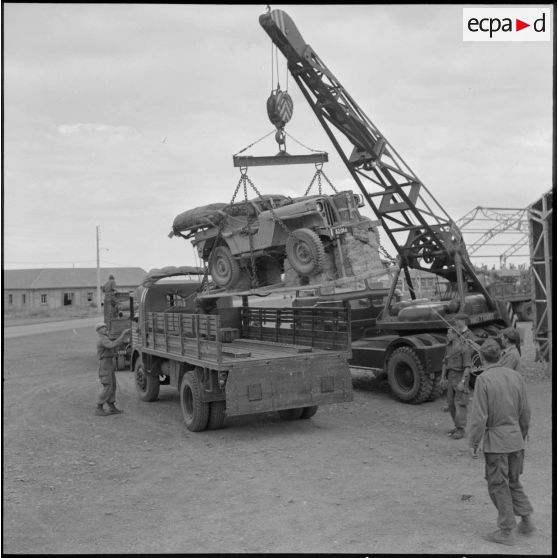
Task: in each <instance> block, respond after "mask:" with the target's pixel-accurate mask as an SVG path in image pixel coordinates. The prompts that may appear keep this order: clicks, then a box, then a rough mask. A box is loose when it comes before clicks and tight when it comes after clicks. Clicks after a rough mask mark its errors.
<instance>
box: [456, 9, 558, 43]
mask: <svg viewBox="0 0 558 558" xmlns="http://www.w3.org/2000/svg"><path fill="white" fill-rule="evenodd" d="M551 24H552V15H551V8H513V7H512V8H463V40H464V41H549V40H550V37H551V33H550V27H551Z"/></svg>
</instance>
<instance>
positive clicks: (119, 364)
mask: <svg viewBox="0 0 558 558" xmlns="http://www.w3.org/2000/svg"><path fill="white" fill-rule="evenodd" d="M124 368H126V357H125V356H124V355H118V356H117V357H116V369H117V370H124Z"/></svg>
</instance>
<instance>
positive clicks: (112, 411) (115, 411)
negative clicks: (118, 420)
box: [108, 403, 123, 415]
mask: <svg viewBox="0 0 558 558" xmlns="http://www.w3.org/2000/svg"><path fill="white" fill-rule="evenodd" d="M108 406H109V408H108V414H109V415H119V414H121V413H122V412H123V411H121V410H120V409H117V408H116V405H115V404H114V403H109V404H108Z"/></svg>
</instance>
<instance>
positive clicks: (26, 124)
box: [2, 3, 553, 270]
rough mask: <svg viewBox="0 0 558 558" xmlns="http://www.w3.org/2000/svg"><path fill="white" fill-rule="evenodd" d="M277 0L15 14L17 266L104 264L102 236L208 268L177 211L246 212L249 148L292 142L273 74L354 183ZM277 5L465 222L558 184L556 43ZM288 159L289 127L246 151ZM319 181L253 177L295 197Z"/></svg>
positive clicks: (12, 97)
mask: <svg viewBox="0 0 558 558" xmlns="http://www.w3.org/2000/svg"><path fill="white" fill-rule="evenodd" d="M469 6H470V4H469ZM532 6H533V5H529V7H532ZM541 6H544V7H548V5H546V4H541ZM266 7H267V5H266V4H261V5H258V4H252V5H234V4H224V5H220V6H215V5H204V4H170V5H158V4H125V3H124V4H56V3H50V4H46V3H45V4H41V3H37V4H31V3H30V4H19V3H18V4H16V3H14V4H10V3H4V5H3V8H4V14H3V26H4V28H3V38H4V53H3V55H4V66H3V78H4V106H3V116H4V129H3V148H4V173H3V207H2V211H3V233H4V235H3V265H4V268H5V269H21V268H37V267H72V266H75V267H95V265H96V258H97V249H96V231H97V227H98V230H99V239H100V240H99V246H100V249H99V257H100V262H101V266H103V267H111V266H134V267H135V266H139V267H142V268H144V269H145V270H149V269H152V268H159V267H163V266H167V265H197V264H198V261H197V259H196V256H195V251H194V249H193V247H192V246H191V244H190V242H189V241H186V240H184V239H181V238H178V237H175V238H169V237H168V233H169V232H170V230H171V226H172V222H173V219H174V217H175V216H176V215H177V214H179V213H181V212H183V211H185V210H187V209H191V208H193V207H198V206H202V205H205V204H209V203H215V202H229V201H231V199H232V196H233V193H234V191H235V188H236V186H237V184H238V182H239V179H240V173H239V169H238V168H235V167H234V166H233V160H232V156H233V154H235V153H238V152H240V151H241V150H243V149H244V148H246V147H247V146H249V145H250V144H252V143H254V142H255V141H256V140H258V139H260V138H262V137H263V136H265V135H266V134H268V133H269V132H271V131H273V130H274V127H273V125H272V124H271V123H270V121H269V120H268V116H267V112H266V100H267V98H268V96H269V94H270V92H271V90H272V88H274V87H275V86H276V80H275V79H273V75H274V74H273V69H274V68H275V69H276V70H277V74H278V76H279V81H280V85H281V88H282V89H286V88H288V92H289V94H290V95H291V97H292V99H293V102H294V113H293V117H292V119H291V121H290V122H289V123H288V124H287V127H286V131H287V132H288V133H289V135H290V136H292V137H293V138H295V139H296V140H298V142H299V144H297V143H295V142H293V141H292V140H290V139H288V140H287V151H288V152H289V153H291V154H307V153H309V151H308V149H315V150H323V151H327V152H328V153H329V159H330V162H329V163H327V164H326V165H325V166H324V172H325V174H326V176H327V177H328V178H329V180H330V181H331V182H332V183H333V184H334V186H335V187H336V188H337V189H338V190H344V189H354V190H355V191H356V189H357V187H356V185H355V184H354V183H353V181H352V179H351V177H350V174H349V171H348V170H347V169H346V167H345V166H344V164H343V163H342V161H341V159H340V157H339V156H338V154H337V153H336V152H335V149H334V147H333V145H332V144H331V143H330V142H329V139H328V137H327V135H326V134H325V132H324V131H323V129H322V127H321V125H320V124H319V122H318V120H317V119H316V117H315V116H314V114H313V113H312V111H311V108H310V106H309V105H308V104H307V102H306V101H305V100H304V98H303V96H302V94H301V92H300V91H299V90H298V88H297V86H296V84H295V82H294V80H293V79H292V78H290V79H289V76H288V75H287V70H286V64H285V61H284V58H283V56H282V55H281V53H279V54H278V59H277V60H278V63H277V64H276V65H275V66H274V65H273V63H272V60H274V58H273V57H272V53H273V49H272V45H271V41H270V39H269V37H268V36H267V34H266V33H265V32H264V30H263V29H262V28H261V26H260V24H259V21H258V17H259V16H260V14H262V13H264V12H265V11H266ZM271 7H272V9H284V10H285V11H286V12H287V13H288V14H289V15H290V16H291V17H292V19H293V20H294V22H295V24H296V25H297V27H298V29H299V31H300V33H301V34H302V36H303V37H304V39H305V40H306V42H307V43H309V44H310V45H311V46H312V48H313V49H314V50H315V51H316V53H317V54H318V56H319V57H320V59H321V60H322V61H323V62H324V63H325V65H326V66H327V67H328V68H329V69H330V70H331V71H332V72H333V74H334V75H335V76H336V77H337V79H338V80H339V81H340V82H341V84H342V85H343V86H344V88H345V89H346V91H347V92H348V93H349V94H350V96H351V97H352V98H353V99H354V100H355V101H356V102H357V103H358V105H359V106H360V108H361V109H362V110H363V111H364V112H365V113H366V115H367V116H368V117H369V118H370V120H371V121H372V122H373V123H374V124H375V125H376V126H377V127H378V128H379V130H380V131H381V132H382V133H383V134H384V135H385V136H386V137H387V138H388V140H389V141H390V143H391V144H392V145H393V146H394V147H395V149H396V150H397V151H398V153H399V154H400V155H401V156H402V157H403V159H404V160H405V161H406V163H407V164H408V165H409V166H410V167H411V169H413V171H414V172H415V173H416V174H417V175H418V176H419V178H420V179H421V181H422V182H423V183H424V184H425V185H426V186H427V188H428V190H429V191H430V193H431V194H432V195H433V196H434V197H435V198H436V200H437V201H438V202H439V203H440V204H441V206H442V207H443V208H444V209H445V210H446V211H447V213H448V214H449V215H450V216H451V217H452V218H453V219H454V220H456V221H457V220H458V219H460V218H461V217H462V216H464V215H466V214H467V213H468V212H470V211H471V210H472V209H473V208H475V207H478V206H483V207H501V208H524V207H526V206H527V205H529V204H531V203H533V202H534V201H536V200H537V199H538V198H539V197H540V196H541V195H542V194H543V193H545V192H546V191H548V190H549V189H550V188H551V185H552V130H553V121H552V75H553V74H552V42H551V41H549V42H464V41H463V37H462V17H463V16H462V8H463V6H461V5H453V4H451V5H450V4H448V5H428V4H423V5H421V4H412V5H396V4H395V5H394V4H385V5H381V4H365V5H336V4H328V5H295V4H291V5H287V6H283V5H275V4H273V5H271ZM277 151H278V147H277V144H276V143H275V140H274V139H273V134H272V135H271V136H269V137H268V138H267V139H265V140H262V141H260V142H259V143H257V145H255V146H253V147H250V148H249V149H248V150H246V151H245V152H244V153H245V154H250V155H274V154H276V153H277ZM314 170H315V169H314V167H313V166H312V165H293V166H288V167H287V166H279V167H278V166H274V167H255V168H250V169H249V170H248V176H249V178H250V180H251V181H252V182H253V183H254V184H255V185H256V187H257V188H258V190H259V191H261V192H262V193H273V194H286V195H291V196H292V195H302V194H303V193H304V191H305V190H306V188H307V187H308V185H309V184H310V181H311V180H312V177H313V175H314ZM251 194H252V193H251ZM239 196H240V197H237V199H241V197H242V196H243V194H242V193H240V194H239ZM254 196H255V194H254ZM254 196H252V195H250V197H254ZM364 214H367V215H369V216H370V217H372V212H371V210H368V209H367V210H365V211H364ZM381 238H382V243H383V245H384V246H385V248H386V249H387V250H388V252H391V253H392V255H395V253H394V251H393V248H392V247H391V245H390V244H389V241H388V240H387V237H386V236H385V235H384V234H383V233H381ZM465 240H466V242H467V240H468V239H467V236H465Z"/></svg>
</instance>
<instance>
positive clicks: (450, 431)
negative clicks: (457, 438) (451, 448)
mask: <svg viewBox="0 0 558 558" xmlns="http://www.w3.org/2000/svg"><path fill="white" fill-rule="evenodd" d="M458 430H459V428H452V429H451V430H448V437H451V436H452V435H453V434H455V433H456V432H457V431H458Z"/></svg>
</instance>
